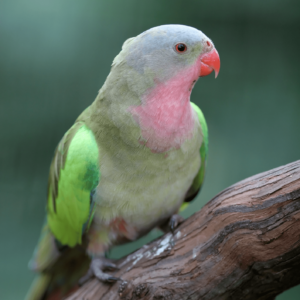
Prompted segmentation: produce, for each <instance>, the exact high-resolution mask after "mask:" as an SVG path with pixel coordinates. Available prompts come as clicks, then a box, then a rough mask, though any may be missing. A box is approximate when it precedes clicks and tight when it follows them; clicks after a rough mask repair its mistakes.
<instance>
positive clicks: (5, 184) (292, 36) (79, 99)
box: [0, 0, 300, 300]
mask: <svg viewBox="0 0 300 300" xmlns="http://www.w3.org/2000/svg"><path fill="white" fill-rule="evenodd" d="M170 23H171V24H172V23H173V24H174V23H177V24H178V23H179V24H186V25H190V26H193V27H196V28H198V29H201V30H202V31H203V32H204V33H205V34H206V35H207V36H208V37H210V38H211V39H212V40H213V41H214V43H215V45H216V48H217V49H218V51H219V54H220V57H221V71H220V74H219V77H218V79H217V80H215V79H214V76H213V75H211V76H208V77H205V78H201V79H200V80H199V81H198V83H197V85H196V87H195V88H194V91H193V94H192V101H193V102H195V103H197V104H198V105H199V106H200V107H201V109H202V110H203V112H204V114H205V116H206V120H207V123H208V127H209V134H210V149H209V150H210V152H209V157H208V167H207V177H206V180H205V184H204V187H203V190H202V192H201V194H200V196H198V198H197V199H196V201H195V202H194V203H193V204H192V205H191V206H190V207H189V208H188V210H187V211H185V213H184V215H185V216H189V215H191V214H192V213H194V212H195V211H198V210H199V209H200V208H201V207H202V206H203V205H204V204H205V203H206V202H207V201H209V200H210V199H211V198H212V197H213V196H214V195H215V194H217V193H218V192H219V191H221V190H222V189H224V188H226V187H227V186H229V185H231V184H233V183H235V182H237V181H239V180H241V179H244V178H246V177H248V176H251V175H254V174H256V173H259V172H262V171H266V170H268V169H271V168H275V167H278V166H280V165H283V164H287V163H289V162H292V161H295V160H297V159H299V149H300V139H299V128H300V117H299V112H300V84H299V80H300V73H299V70H300V56H299V53H300V42H299V40H300V39H299V37H300V36H299V32H300V7H299V1H297V0H265V1H260V0H247V1H238V0H227V1H223V0H215V1H208V0H203V1H200V0H198V1H196V0H189V1H183V0H182V1H177V0H172V1H163V0H152V1H138V0H126V1H123V0H110V1H104V0H97V1H96V0H90V1H81V0H65V1H61V0H51V1H49V0H48V1H45V0H42V1H41V0H39V1H37V0H27V1H21V0H14V1H11V0H1V2H0V45H1V47H0V49H1V50H0V53H1V55H0V127H1V130H0V144H1V148H0V170H1V172H0V185H1V186H0V237H1V244H0V245H1V246H0V299H3V300H16V299H22V298H23V297H24V295H25V293H26V291H27V289H28V287H29V285H30V283H31V281H32V279H33V277H34V274H33V273H31V272H30V271H29V270H28V269H27V262H28V260H29V259H30V257H31V254H32V252H33V249H34V246H35V244H36V242H37V239H38V237H39V233H40V228H41V225H42V222H43V219H44V212H45V202H46V187H47V176H48V170H49V165H50V162H51V158H52V155H53V152H54V149H55V147H56V145H57V143H58V142H59V140H60V139H61V137H62V135H63V134H64V133H65V131H66V130H67V129H68V128H69V127H70V126H71V125H72V123H73V122H74V120H75V119H76V118H77V116H78V115H79V114H80V113H81V111H82V110H83V109H84V108H86V107H87V106H88V105H89V104H90V103H91V102H92V101H93V100H94V98H95V97H96V94H97V92H98V90H99V89H100V87H101V86H102V84H103V82H104V80H105V78H106V76H107V75H108V73H109V71H110V65H111V62H112V60H113V58H114V57H115V56H116V55H117V54H118V52H119V51H120V49H121V46H122V43H123V42H124V41H125V40H126V39H127V38H129V37H132V36H136V35H137V34H139V33H141V32H143V31H145V30H147V29H148V28H150V27H153V26H157V25H161V24H170ZM157 234H158V232H157V231H154V232H152V233H151V234H150V236H149V237H147V238H143V239H142V240H140V241H138V242H136V243H135V244H130V245H126V246H124V247H122V248H120V247H119V248H116V249H114V250H113V251H112V252H111V256H112V257H120V256H122V255H124V254H126V253H128V252H130V251H132V250H133V249H135V248H136V247H138V246H140V245H141V244H142V243H145V242H146V241H148V240H149V239H150V238H153V237H155V236H157ZM299 298H300V287H299V286H298V287H295V288H293V289H291V290H289V291H287V292H285V293H284V294H282V295H280V296H279V297H277V299H278V300H279V299H280V300H283V299H289V300H292V299H299Z"/></svg>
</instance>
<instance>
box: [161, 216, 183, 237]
mask: <svg viewBox="0 0 300 300" xmlns="http://www.w3.org/2000/svg"><path fill="white" fill-rule="evenodd" d="M183 221H184V218H183V217H182V216H180V215H177V214H176V215H172V217H171V218H170V219H169V220H168V222H166V223H164V224H162V225H161V226H160V227H159V228H160V229H161V230H162V231H163V232H165V233H167V232H170V231H171V232H172V233H174V231H175V229H176V228H177V227H178V225H179V224H180V223H182V222H183Z"/></svg>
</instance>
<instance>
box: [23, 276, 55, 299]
mask: <svg viewBox="0 0 300 300" xmlns="http://www.w3.org/2000/svg"><path fill="white" fill-rule="evenodd" d="M50 280H51V277H50V276H49V275H47V274H40V275H37V276H36V278H35V279H34V281H33V283H32V284H31V287H30V289H29V291H28V293H27V295H26V297H25V300H42V297H43V295H44V294H45V292H46V290H47V288H48V285H49V283H50Z"/></svg>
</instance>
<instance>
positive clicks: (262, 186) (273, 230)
mask: <svg viewBox="0 0 300 300" xmlns="http://www.w3.org/2000/svg"><path fill="white" fill-rule="evenodd" d="M119 266H120V268H121V269H120V271H118V272H116V273H115V274H114V275H116V276H120V277H122V279H123V280H124V282H123V283H116V284H114V285H107V284H103V283H101V282H99V281H97V280H96V279H93V280H91V281H89V282H88V283H86V284H85V285H84V286H82V287H81V288H80V289H79V290H78V291H77V292H75V293H74V294H73V295H72V296H70V297H69V298H67V299H68V300H79V299H80V300H82V299H86V300H87V299H89V300H94V299H95V300H96V299H97V300H98V299H106V300H112V299H128V300H129V299H145V300H148V299H149V300H150V299H180V300H182V299H189V300H190V299H203V300H204V299H205V300H208V299H245V300H246V299H255V300H257V299H274V298H275V297H276V295H278V294H279V293H281V292H283V291H284V290H286V289H288V288H290V287H292V286H294V285H296V284H299V283H300V161H296V162H293V163H291V164H288V165H286V166H282V167H279V168H277V169H273V170H270V171H268V172H264V173H261V174H258V175H255V176H253V177H250V178H247V179H245V180H243V181H241V182H238V183H236V184H235V185H233V186H231V187H229V188H227V189H225V190H224V191H222V192H221V193H219V194H218V195H217V196H216V197H214V198H213V199H212V200H211V201H209V202H208V203H207V204H206V205H205V206H204V207H203V208H202V209H201V210H200V211H199V212H197V213H195V214H194V215H193V216H191V217H190V218H188V219H187V220H186V221H185V222H184V223H182V224H181V225H180V226H179V228H178V229H177V230H176V231H175V234H174V235H172V234H171V233H168V234H166V235H164V236H163V237H161V238H160V239H158V240H156V241H153V242H151V243H150V244H148V245H145V246H144V247H142V248H141V249H139V250H138V251H136V252H135V253H133V254H130V255H128V256H127V257H125V258H124V259H121V260H120V261H119Z"/></svg>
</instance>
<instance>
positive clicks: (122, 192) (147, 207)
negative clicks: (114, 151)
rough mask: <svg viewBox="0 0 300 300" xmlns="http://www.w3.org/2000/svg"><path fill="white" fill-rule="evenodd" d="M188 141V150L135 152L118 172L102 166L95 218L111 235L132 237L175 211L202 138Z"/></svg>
mask: <svg viewBox="0 0 300 300" xmlns="http://www.w3.org/2000/svg"><path fill="white" fill-rule="evenodd" d="M190 144H191V145H188V146H189V147H188V148H187V149H188V151H184V149H185V148H183V149H182V148H180V149H177V150H174V151H171V152H169V153H168V156H167V155H165V154H154V153H151V154H149V155H148V157H141V155H139V154H138V153H135V155H133V157H132V160H130V159H129V157H127V159H126V162H127V164H126V166H121V168H119V172H118V167H115V168H114V170H113V168H112V169H111V171H109V170H108V169H104V170H105V172H102V173H101V180H100V184H99V186H98V188H97V200H96V201H97V209H96V214H95V219H96V220H98V221H97V222H98V223H101V224H103V226H105V227H106V228H108V230H109V231H111V235H114V237H113V239H115V238H116V236H118V235H124V236H125V237H126V238H127V239H131V240H134V239H136V238H137V237H139V236H140V235H143V234H144V233H146V232H148V231H149V230H151V229H152V228H153V227H155V226H157V225H158V224H159V223H160V222H162V221H163V220H165V219H167V218H169V217H170V216H171V215H172V214H174V213H176V212H177V211H178V209H179V208H180V205H181V204H182V202H183V200H184V198H185V195H186V192H187V191H188V189H189V188H190V186H191V184H192V182H193V179H194V178H195V176H196V174H197V172H198V170H199V168H200V153H199V148H200V144H201V140H200V139H199V140H198V139H195V140H192V142H191V143H190ZM145 159H146V160H147V161H146V163H145ZM122 161H125V160H122ZM115 166H116V164H115ZM111 238H112V237H110V238H109V239H111Z"/></svg>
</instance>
